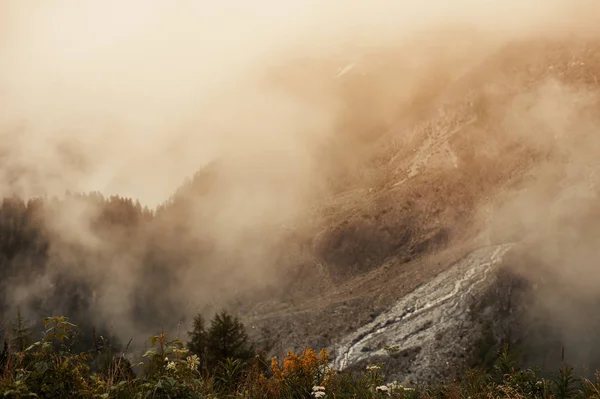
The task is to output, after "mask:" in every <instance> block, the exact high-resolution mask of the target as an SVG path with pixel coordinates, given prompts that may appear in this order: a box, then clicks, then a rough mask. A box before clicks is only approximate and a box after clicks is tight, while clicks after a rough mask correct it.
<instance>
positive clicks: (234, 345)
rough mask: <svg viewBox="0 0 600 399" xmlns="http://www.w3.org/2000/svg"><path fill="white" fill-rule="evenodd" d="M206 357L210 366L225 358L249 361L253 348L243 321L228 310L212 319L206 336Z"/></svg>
mask: <svg viewBox="0 0 600 399" xmlns="http://www.w3.org/2000/svg"><path fill="white" fill-rule="evenodd" d="M206 342H207V344H206V358H207V363H208V365H209V366H215V365H218V364H219V362H222V361H224V360H225V359H233V360H240V361H244V362H245V361H248V360H249V359H251V358H252V355H253V348H252V345H251V343H250V340H249V338H248V334H247V333H246V329H245V327H244V325H243V324H242V322H241V321H240V320H239V319H238V318H237V317H234V316H232V315H230V314H229V313H227V312H226V311H222V312H221V313H218V314H216V315H215V317H214V318H213V319H212V320H211V323H210V329H209V330H208V333H207V336H206Z"/></svg>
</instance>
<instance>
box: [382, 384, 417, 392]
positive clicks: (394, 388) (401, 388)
mask: <svg viewBox="0 0 600 399" xmlns="http://www.w3.org/2000/svg"><path fill="white" fill-rule="evenodd" d="M387 387H388V389H389V391H390V392H402V391H414V390H415V389H414V388H406V387H405V386H404V385H401V384H398V381H394V382H390V383H389V384H387Z"/></svg>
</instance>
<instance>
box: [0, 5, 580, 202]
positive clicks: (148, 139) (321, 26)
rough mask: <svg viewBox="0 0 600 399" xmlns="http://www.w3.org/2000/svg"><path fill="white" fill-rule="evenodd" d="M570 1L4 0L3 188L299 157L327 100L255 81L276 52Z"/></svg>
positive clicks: (111, 183) (154, 187) (49, 190)
mask: <svg viewBox="0 0 600 399" xmlns="http://www.w3.org/2000/svg"><path fill="white" fill-rule="evenodd" d="M573 3H574V2H567V1H559V0H554V1H551V0H550V1H538V0H535V1H533V0H532V1H500V0H488V1H475V0H461V1H454V2H449V1H446V0H428V1H391V0H375V1H359V0H345V1H333V0H330V1H322V0H321V1H316V0H286V1H281V0H279V1H276V0H253V1H242V0H238V1H236V0H221V1H203V0H177V1H171V0H102V1H100V0H0V100H1V101H2V107H0V138H1V139H2V140H1V142H0V162H1V163H0V178H1V181H3V182H4V184H3V186H0V194H3V195H6V194H9V193H13V192H17V193H20V194H22V195H40V194H44V193H46V194H62V193H64V191H65V190H72V191H77V190H83V191H88V190H100V191H102V192H103V193H106V194H113V193H119V194H122V195H126V196H133V197H136V198H140V199H141V200H142V201H143V202H144V203H147V204H150V205H155V204H156V203H159V202H161V201H163V200H165V199H166V198H167V197H168V196H169V194H170V193H171V192H172V191H173V189H174V188H175V187H177V186H178V185H179V184H180V183H181V181H182V180H183V179H184V178H185V177H186V176H189V175H190V174H192V173H193V172H194V171H195V170H197V169H198V168H199V167H200V166H201V165H202V164H203V163H205V162H207V161H208V160H210V159H212V158H213V157H215V156H216V155H217V154H223V153H227V154H229V155H232V156H237V155H236V154H237V153H243V154H247V153H248V151H250V153H253V152H252V151H254V152H255V153H256V154H262V153H263V152H264V151H268V152H273V151H278V150H279V149H283V150H284V151H286V150H290V151H296V150H299V151H300V152H301V153H303V151H305V149H304V148H302V144H299V143H300V142H301V141H302V140H301V139H300V136H301V135H302V134H304V133H303V131H302V130H303V129H312V130H322V131H324V132H325V131H327V130H328V129H330V124H331V121H330V120H329V115H328V114H327V113H328V112H329V111H330V110H326V109H321V110H319V109H312V108H311V105H310V104H300V103H298V101H297V100H296V99H289V98H283V97H282V96H281V94H280V93H274V92H273V91H271V90H270V89H269V88H267V87H265V86H264V85H263V84H262V83H260V82H259V80H258V78H257V76H258V73H259V71H260V70H261V68H264V66H265V65H266V63H267V62H269V63H271V62H275V61H276V58H274V55H275V54H278V53H279V52H282V51H287V52H289V51H290V49H292V48H295V47H294V46H296V45H299V44H302V45H304V48H311V47H312V48H319V49H329V48H335V47H336V45H339V44H341V43H344V42H348V41H350V42H352V41H355V40H358V39H359V38H360V39H361V40H363V41H365V42H366V43H367V44H369V43H371V44H374V43H381V42H391V41H395V40H399V39H400V38H402V37H403V35H406V34H408V33H410V32H411V31H413V30H414V29H415V28H417V27H422V26H423V25H433V26H436V25H439V24H442V23H453V24H470V25H479V26H480V27H485V28H486V29H488V30H489V31H490V32H492V31H495V32H503V33H507V32H512V31H516V30H519V29H522V28H526V29H535V28H536V27H546V28H547V27H548V21H549V20H550V21H561V19H560V18H557V17H558V16H561V17H562V16H568V15H567V14H564V10H565V9H566V7H567V5H569V4H573ZM578 3H581V4H584V3H585V4H588V3H589V2H583V1H580V2H578ZM569 7H571V8H572V6H569ZM571 8H570V9H571ZM584 14H585V13H584ZM562 20H564V18H563V19H562ZM565 23H566V22H565ZM558 28H559V29H560V27H558ZM327 51H328V50H326V51H325V52H327ZM299 121H301V123H298V122H299ZM306 121H308V122H306Z"/></svg>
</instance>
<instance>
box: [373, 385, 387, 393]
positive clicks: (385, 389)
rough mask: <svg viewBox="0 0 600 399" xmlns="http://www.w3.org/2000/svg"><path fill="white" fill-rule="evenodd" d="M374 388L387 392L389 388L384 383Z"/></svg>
mask: <svg viewBox="0 0 600 399" xmlns="http://www.w3.org/2000/svg"><path fill="white" fill-rule="evenodd" d="M375 390H376V391H380V392H389V390H390V389H389V388H388V387H387V386H386V385H380V386H378V387H377V388H375Z"/></svg>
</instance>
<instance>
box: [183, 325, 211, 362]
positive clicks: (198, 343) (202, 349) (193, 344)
mask: <svg viewBox="0 0 600 399" xmlns="http://www.w3.org/2000/svg"><path fill="white" fill-rule="evenodd" d="M188 336H189V337H190V341H189V342H188V343H187V348H188V349H189V350H190V352H191V353H194V354H196V355H197V356H198V357H199V358H200V361H201V362H202V363H206V344H207V332H206V322H205V321H204V317H203V316H202V315H201V314H198V315H196V317H194V321H193V323H192V330H191V331H188Z"/></svg>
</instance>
